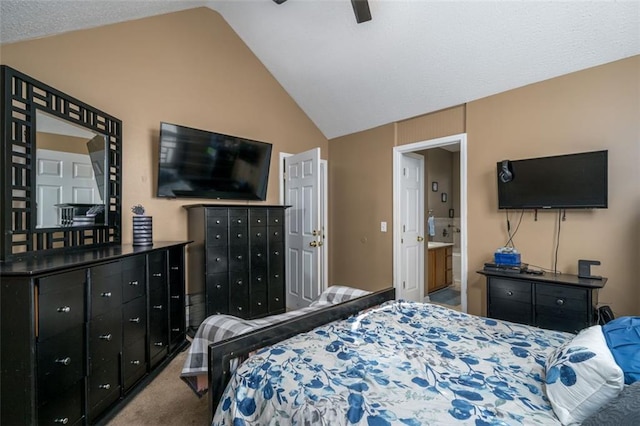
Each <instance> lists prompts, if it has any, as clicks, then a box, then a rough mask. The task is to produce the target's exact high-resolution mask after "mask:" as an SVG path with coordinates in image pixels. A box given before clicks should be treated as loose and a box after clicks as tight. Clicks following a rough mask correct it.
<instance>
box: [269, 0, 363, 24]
mask: <svg viewBox="0 0 640 426" xmlns="http://www.w3.org/2000/svg"><path fill="white" fill-rule="evenodd" d="M274 1H277V0H274ZM283 1H284V0H283ZM351 5H352V6H353V12H354V13H355V14H356V21H357V22H358V24H361V23H363V22H367V21H370V20H371V11H370V10H369V1H368V0H351Z"/></svg>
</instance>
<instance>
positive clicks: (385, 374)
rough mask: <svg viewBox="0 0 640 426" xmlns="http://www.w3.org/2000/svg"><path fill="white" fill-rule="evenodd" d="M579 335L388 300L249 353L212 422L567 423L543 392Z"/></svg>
mask: <svg viewBox="0 0 640 426" xmlns="http://www.w3.org/2000/svg"><path fill="white" fill-rule="evenodd" d="M571 337H573V335H572V334H569V333H561V332H554V331H549V330H541V329H538V328H534V327H528V326H525V325H519V324H513V323H509V322H504V321H498V320H493V319H487V318H482V317H477V316H473V315H468V314H464V313H460V312H457V311H453V310H451V309H447V308H444V307H441V306H438V305H432V304H422V303H413V302H403V301H392V302H387V303H386V304H384V305H381V306H380V307H378V308H375V309H372V310H369V311H366V312H364V313H362V314H360V315H359V316H357V317H356V316H354V317H351V318H349V319H347V320H344V321H337V322H334V323H330V324H327V325H326V326H323V327H321V328H317V329H315V330H313V331H311V332H308V333H303V334H299V335H297V336H295V337H293V338H291V339H288V340H285V341H283V342H280V343H278V344H276V345H274V346H271V347H269V348H265V349H262V350H261V351H259V352H258V353H257V354H256V355H254V356H252V357H250V358H249V359H248V360H247V361H246V362H245V363H244V364H243V365H241V366H240V367H239V368H238V369H237V371H236V372H235V374H234V375H233V377H232V379H231V382H230V383H229V386H228V387H227V389H226V391H225V394H224V395H223V397H222V400H221V402H220V404H219V405H218V407H217V410H216V413H215V417H214V420H213V424H214V425H234V426H239V425H288V424H314V425H315V424H325V425H351V424H354V425H376V426H377V425H390V424H396V425H451V424H458V423H461V424H474V425H512V424H527V425H529V424H540V425H553V424H560V422H559V421H558V419H557V418H556V417H555V415H554V414H553V411H552V409H551V406H550V404H549V401H548V400H547V398H546V397H545V395H544V391H543V385H542V382H543V378H544V364H545V360H546V357H547V354H549V353H550V352H551V351H552V350H553V349H554V348H555V347H557V346H559V345H560V344H561V343H563V342H564V341H566V340H567V339H569V338H571Z"/></svg>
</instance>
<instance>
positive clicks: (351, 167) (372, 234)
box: [329, 106, 464, 290]
mask: <svg viewBox="0 0 640 426" xmlns="http://www.w3.org/2000/svg"><path fill="white" fill-rule="evenodd" d="M462 132H464V106H461V107H456V108H450V109H446V110H443V111H439V112H436V113H434V114H430V115H429V116H421V117H416V118H413V119H410V120H406V121H403V122H399V123H396V124H389V125H386V126H381V127H377V128H374V129H370V130H366V131H363V132H359V133H354V134H352V135H348V136H344V137H340V138H336V139H332V140H331V141H329V211H330V218H329V222H330V227H331V228H330V235H331V240H330V242H329V259H330V261H329V262H330V263H329V284H343V285H352V286H355V287H359V288H362V289H365V290H379V289H381V288H384V287H387V286H390V285H393V147H394V146H396V145H402V144H407V143H413V142H419V141H424V140H429V139H434V138H439V137H442V136H447V135H450V134H458V133H462ZM400 141H401V142H400ZM381 221H386V222H387V232H386V233H384V232H380V222H381Z"/></svg>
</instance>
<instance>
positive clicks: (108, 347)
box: [89, 307, 122, 365]
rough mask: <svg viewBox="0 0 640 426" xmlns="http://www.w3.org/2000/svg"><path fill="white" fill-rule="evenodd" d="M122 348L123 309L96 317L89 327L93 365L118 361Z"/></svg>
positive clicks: (90, 355)
mask: <svg viewBox="0 0 640 426" xmlns="http://www.w3.org/2000/svg"><path fill="white" fill-rule="evenodd" d="M121 347H122V309H121V308H120V307H118V309H114V310H112V311H110V312H107V313H106V314H103V315H100V316H99V317H95V318H93V319H92V320H91V323H90V325H89V357H90V358H91V363H92V364H93V365H96V364H99V363H102V362H106V361H111V360H114V359H116V360H117V359H118V355H119V354H120V349H121Z"/></svg>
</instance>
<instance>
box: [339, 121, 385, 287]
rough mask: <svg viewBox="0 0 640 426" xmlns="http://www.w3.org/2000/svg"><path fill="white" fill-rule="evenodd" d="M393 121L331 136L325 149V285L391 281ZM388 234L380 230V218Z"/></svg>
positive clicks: (379, 283)
mask: <svg viewBox="0 0 640 426" xmlns="http://www.w3.org/2000/svg"><path fill="white" fill-rule="evenodd" d="M394 127H395V126H394V125H387V126H382V127H378V128H375V129H371V130H368V131H364V132H360V133H357V134H354V135H352V136H345V137H343V138H339V139H336V140H333V141H332V142H331V144H330V147H329V215H330V216H329V226H330V228H329V235H330V240H329V268H330V269H329V284H330V285H334V284H342V285H350V286H354V287H358V288H362V289H366V290H380V289H383V288H385V287H389V286H391V285H393V242H392V239H393V218H392V216H393V204H392V196H393V191H392V187H393V182H392V179H391V169H392V167H393V165H392V158H391V155H390V152H391V151H392V149H393V141H394ZM382 221H386V222H387V230H388V231H387V232H386V233H384V232H380V222H382Z"/></svg>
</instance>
